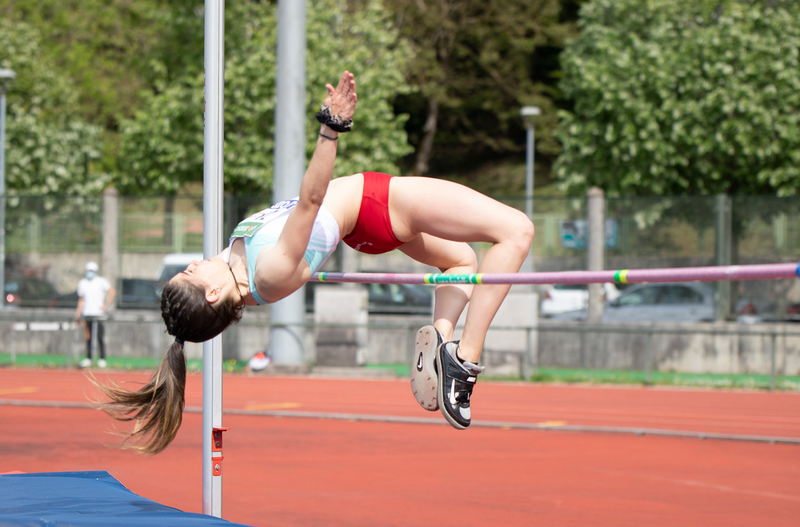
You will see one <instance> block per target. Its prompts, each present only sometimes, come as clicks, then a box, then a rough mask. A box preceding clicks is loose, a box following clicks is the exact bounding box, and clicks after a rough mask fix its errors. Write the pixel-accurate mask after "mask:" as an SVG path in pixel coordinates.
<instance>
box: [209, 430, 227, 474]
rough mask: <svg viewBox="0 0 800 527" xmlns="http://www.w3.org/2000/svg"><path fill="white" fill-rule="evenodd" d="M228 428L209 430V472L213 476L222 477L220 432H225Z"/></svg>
mask: <svg viewBox="0 0 800 527" xmlns="http://www.w3.org/2000/svg"><path fill="white" fill-rule="evenodd" d="M228 430H230V428H212V429H211V472H212V474H213V475H215V476H221V475H222V460H223V459H225V457H224V456H223V455H222V432H227V431H228Z"/></svg>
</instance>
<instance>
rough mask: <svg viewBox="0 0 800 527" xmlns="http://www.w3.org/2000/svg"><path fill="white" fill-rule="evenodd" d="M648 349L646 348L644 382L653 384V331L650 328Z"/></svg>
mask: <svg viewBox="0 0 800 527" xmlns="http://www.w3.org/2000/svg"><path fill="white" fill-rule="evenodd" d="M646 347H647V349H646V350H645V360H644V382H645V384H648V385H649V384H652V382H653V379H652V372H653V331H652V330H650V331H648V332H647V345H646Z"/></svg>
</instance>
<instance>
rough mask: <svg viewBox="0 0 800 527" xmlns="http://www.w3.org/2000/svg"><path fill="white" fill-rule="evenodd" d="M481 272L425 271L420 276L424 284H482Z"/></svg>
mask: <svg viewBox="0 0 800 527" xmlns="http://www.w3.org/2000/svg"><path fill="white" fill-rule="evenodd" d="M482 278H483V273H478V274H439V273H426V274H425V276H424V277H423V278H422V279H423V281H424V283H426V284H482V283H483V281H482Z"/></svg>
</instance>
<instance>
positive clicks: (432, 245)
mask: <svg viewBox="0 0 800 527" xmlns="http://www.w3.org/2000/svg"><path fill="white" fill-rule="evenodd" d="M400 251H402V252H403V253H405V254H406V255H407V256H409V257H411V258H413V259H414V260H416V261H418V262H420V263H423V264H425V265H430V266H433V267H437V268H439V269H441V270H442V271H444V270H446V269H450V268H452V267H463V266H468V267H471V268H473V269H474V268H476V267H477V265H478V260H477V256H476V255H475V251H473V250H472V248H471V247H470V246H469V245H468V244H466V243H464V242H454V241H450V240H444V239H442V238H437V237H435V236H431V235H430V234H425V233H420V234H418V235H417V236H415V237H414V239H412V240H411V241H410V242H408V243H406V244H405V245H402V246H401V247H400Z"/></svg>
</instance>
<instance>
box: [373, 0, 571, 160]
mask: <svg viewBox="0 0 800 527" xmlns="http://www.w3.org/2000/svg"><path fill="white" fill-rule="evenodd" d="M386 4H387V6H388V7H389V8H390V9H391V10H392V11H393V12H394V13H395V16H396V21H397V22H396V23H397V26H398V28H399V29H400V31H401V34H402V35H403V37H404V38H405V39H406V40H407V41H409V42H410V43H411V45H412V46H413V48H414V58H413V60H412V61H411V62H410V63H409V66H408V68H407V69H406V78H407V80H408V82H409V84H411V85H413V86H415V87H417V88H418V92H416V93H415V94H414V95H413V96H410V97H407V98H406V99H405V100H404V101H401V103H400V104H399V105H398V106H399V107H402V108H408V109H410V110H411V111H412V113H413V114H414V115H415V116H416V119H415V123H414V124H415V130H414V134H413V136H412V142H413V143H414V144H415V145H418V150H417V158H416V160H415V163H414V164H415V166H414V169H413V171H414V172H415V173H418V174H425V173H426V172H427V171H428V168H429V165H430V163H431V162H436V157H437V156H438V158H439V164H440V165H441V164H447V162H446V160H448V158H449V160H450V161H451V162H452V158H453V157H457V158H464V157H472V159H474V156H475V154H479V155H484V156H485V155H489V156H491V155H498V154H506V153H508V152H519V151H521V150H522V149H524V145H525V143H524V140H522V141H521V140H520V137H521V135H522V134H521V133H520V132H521V130H522V129H523V124H522V120H521V119H520V115H519V111H520V107H521V106H524V105H536V106H539V107H541V108H542V109H543V117H542V119H540V120H539V122H538V123H537V130H538V131H539V132H540V133H539V138H540V141H538V142H537V149H538V150H539V151H540V152H544V153H548V154H554V153H556V152H557V151H558V144H557V143H556V142H555V141H554V140H553V139H552V137H551V135H550V131H551V130H552V128H553V127H554V125H555V123H556V119H555V109H554V105H553V101H552V95H553V92H552V82H551V79H550V78H549V75H551V74H552V73H553V72H552V70H550V69H547V68H546V67H544V66H545V61H544V60H542V57H541V56H540V53H541V52H542V50H548V49H552V48H553V47H560V46H561V43H562V42H563V41H564V39H565V37H566V36H567V35H569V34H570V30H571V25H570V24H568V23H564V22H562V21H561V19H560V13H561V2H560V1H559V0H527V1H525V2H520V1H518V0H495V1H493V2H485V1H480V0H386ZM545 69H546V71H543V70H545ZM523 137H524V136H523ZM432 159H433V161H431V160H432ZM443 162H444V163H443Z"/></svg>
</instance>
